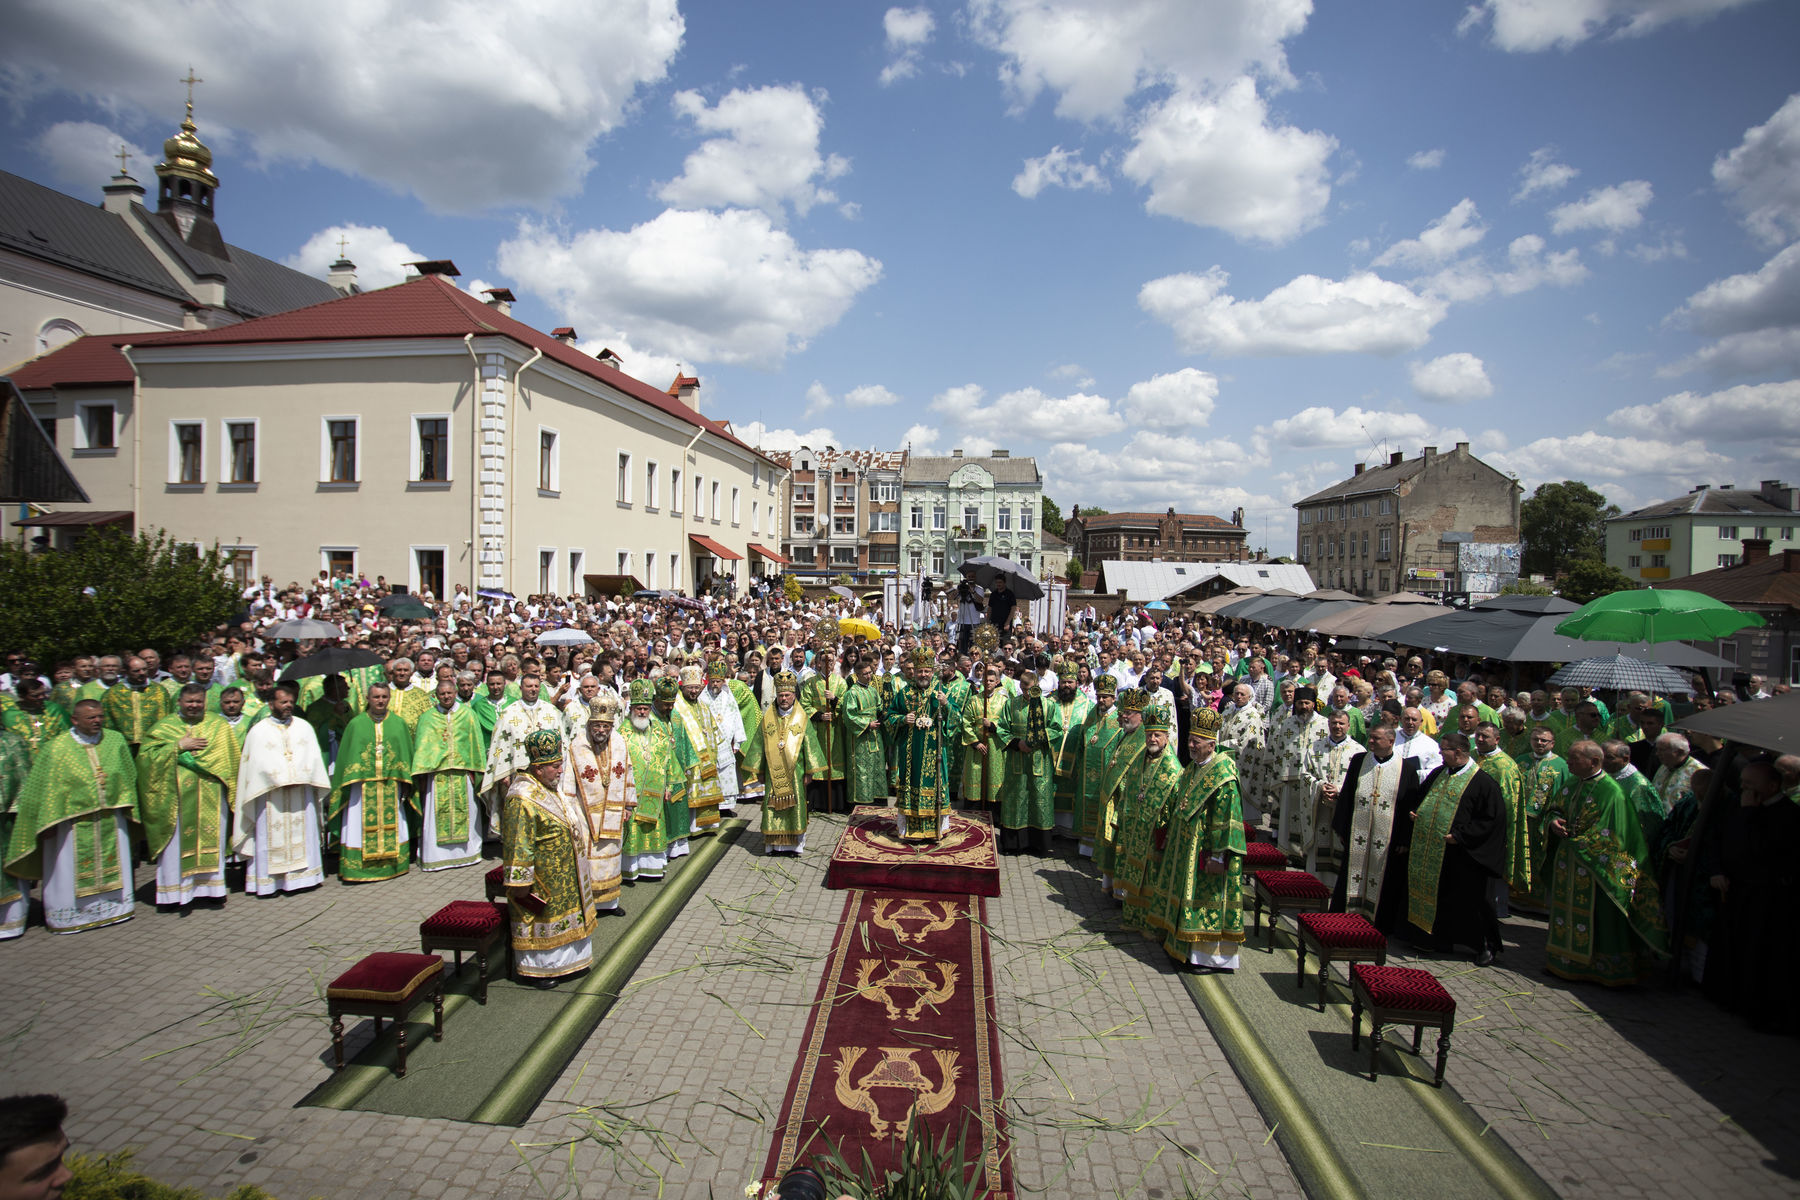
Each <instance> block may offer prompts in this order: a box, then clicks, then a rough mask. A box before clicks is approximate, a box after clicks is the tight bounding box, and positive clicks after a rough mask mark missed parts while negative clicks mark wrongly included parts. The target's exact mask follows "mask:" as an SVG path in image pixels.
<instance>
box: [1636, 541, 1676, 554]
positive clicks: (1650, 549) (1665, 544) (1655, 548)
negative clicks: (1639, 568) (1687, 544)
mask: <svg viewBox="0 0 1800 1200" xmlns="http://www.w3.org/2000/svg"><path fill="white" fill-rule="evenodd" d="M1638 548H1639V549H1641V550H1643V551H1644V552H1645V553H1646V554H1651V553H1657V554H1662V553H1667V552H1668V549H1669V539H1668V538H1645V539H1644V540H1643V541H1641V542H1639V543H1638Z"/></svg>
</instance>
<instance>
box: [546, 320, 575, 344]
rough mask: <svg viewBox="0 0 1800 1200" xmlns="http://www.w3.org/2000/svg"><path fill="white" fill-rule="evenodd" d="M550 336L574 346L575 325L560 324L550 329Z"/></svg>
mask: <svg viewBox="0 0 1800 1200" xmlns="http://www.w3.org/2000/svg"><path fill="white" fill-rule="evenodd" d="M550 336H551V337H553V338H555V339H556V340H557V341H559V342H561V343H562V344H563V345H565V346H573V345H574V344H575V327H574V326H573V325H558V326H557V327H556V328H555V329H552V330H551V331H550Z"/></svg>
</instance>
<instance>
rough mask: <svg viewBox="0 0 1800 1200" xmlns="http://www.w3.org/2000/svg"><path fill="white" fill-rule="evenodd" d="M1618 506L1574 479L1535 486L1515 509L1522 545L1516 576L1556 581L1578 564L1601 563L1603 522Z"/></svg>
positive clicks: (1603, 544)
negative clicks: (1584, 560) (1581, 561)
mask: <svg viewBox="0 0 1800 1200" xmlns="http://www.w3.org/2000/svg"><path fill="white" fill-rule="evenodd" d="M1618 515H1619V506H1618V505H1616V504H1611V503H1609V502H1608V501H1607V499H1606V497H1605V496H1602V495H1601V494H1600V493H1599V492H1596V491H1595V490H1594V489H1593V488H1591V487H1589V486H1588V485H1587V484H1585V483H1582V482H1581V481H1579V480H1575V479H1565V480H1563V481H1562V482H1561V483H1540V484H1538V487H1537V490H1536V491H1535V492H1533V493H1531V495H1530V497H1529V498H1527V499H1526V500H1525V501H1524V502H1523V503H1521V504H1520V505H1519V534H1520V536H1521V538H1522V539H1523V540H1524V542H1525V551H1524V554H1523V555H1522V561H1521V563H1520V570H1521V571H1522V572H1523V573H1524V574H1527V575H1555V574H1557V573H1558V572H1559V571H1562V570H1565V569H1567V568H1568V567H1569V566H1570V564H1572V563H1575V562H1579V561H1580V560H1582V559H1587V558H1591V559H1596V560H1598V559H1604V558H1605V557H1606V519H1607V518H1608V517H1616V516H1618Z"/></svg>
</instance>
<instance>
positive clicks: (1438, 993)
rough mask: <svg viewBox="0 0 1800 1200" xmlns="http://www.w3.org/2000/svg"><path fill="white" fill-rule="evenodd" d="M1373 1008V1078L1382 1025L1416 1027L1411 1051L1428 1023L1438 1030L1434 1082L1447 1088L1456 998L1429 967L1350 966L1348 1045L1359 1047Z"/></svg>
mask: <svg viewBox="0 0 1800 1200" xmlns="http://www.w3.org/2000/svg"><path fill="white" fill-rule="evenodd" d="M1365 1008H1367V1009H1368V1010H1369V1078H1370V1079H1374V1078H1375V1076H1376V1074H1377V1072H1378V1071H1379V1069H1380V1068H1379V1059H1378V1057H1377V1056H1378V1055H1379V1054H1380V1053H1381V1027H1382V1025H1384V1024H1394V1025H1411V1026H1412V1027H1413V1053H1414V1054H1417V1053H1418V1052H1419V1038H1420V1035H1421V1034H1423V1033H1424V1031H1425V1026H1427V1025H1435V1026H1437V1028H1438V1042H1437V1078H1436V1081H1435V1082H1436V1085H1437V1086H1438V1087H1443V1086H1444V1060H1445V1059H1447V1058H1449V1057H1450V1029H1451V1027H1452V1026H1453V1025H1455V1024H1456V997H1454V996H1452V995H1451V994H1450V993H1449V992H1447V991H1445V990H1444V985H1443V984H1441V983H1439V982H1438V981H1437V978H1436V977H1435V976H1433V975H1432V973H1431V972H1430V971H1419V970H1415V969H1413V968H1412V967H1383V966H1375V965H1372V964H1370V963H1352V964H1351V965H1350V1048H1351V1049H1352V1050H1354V1049H1356V1048H1357V1039H1358V1036H1359V1035H1360V1034H1361V1031H1362V1010H1363V1009H1365Z"/></svg>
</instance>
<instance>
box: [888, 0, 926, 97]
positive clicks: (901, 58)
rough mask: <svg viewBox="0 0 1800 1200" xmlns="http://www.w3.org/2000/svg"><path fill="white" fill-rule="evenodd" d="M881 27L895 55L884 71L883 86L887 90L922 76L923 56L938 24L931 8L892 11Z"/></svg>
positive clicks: (890, 53)
mask: <svg viewBox="0 0 1800 1200" xmlns="http://www.w3.org/2000/svg"><path fill="white" fill-rule="evenodd" d="M881 27H882V30H883V32H884V33H886V35H887V49H888V54H889V55H891V56H892V58H891V59H890V61H889V62H888V65H887V66H885V67H883V68H882V69H881V76H880V78H881V85H882V86H883V87H886V86H887V85H888V84H891V83H897V82H899V81H900V80H902V79H910V78H912V77H913V76H914V75H917V74H918V73H919V54H920V52H921V51H923V50H924V49H925V46H926V44H927V43H928V42H930V41H931V35H932V32H933V31H934V30H935V29H936V28H937V21H936V20H935V19H934V18H933V17H932V15H931V10H930V9H928V8H890V9H888V10H887V13H886V14H885V15H884V16H883V17H882V18H881Z"/></svg>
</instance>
